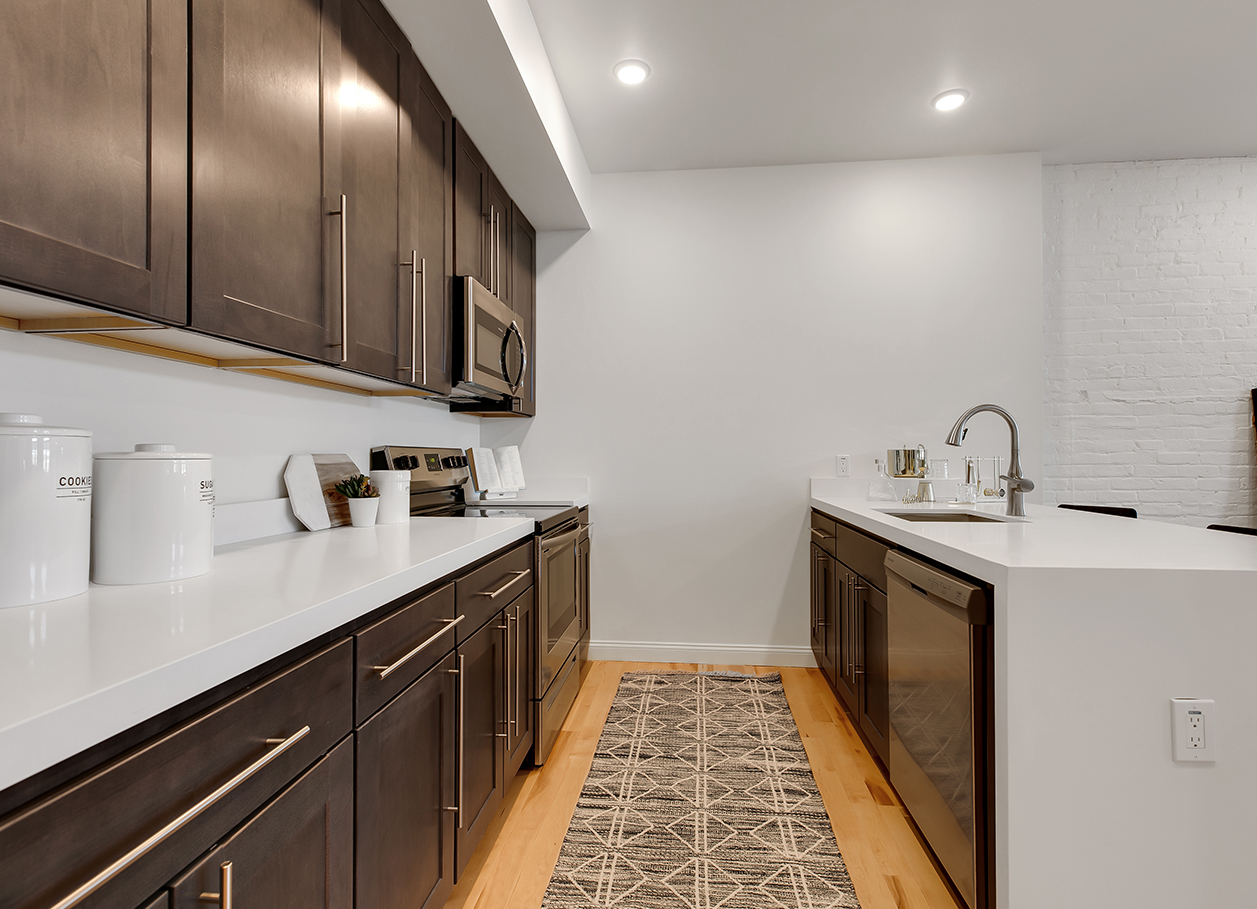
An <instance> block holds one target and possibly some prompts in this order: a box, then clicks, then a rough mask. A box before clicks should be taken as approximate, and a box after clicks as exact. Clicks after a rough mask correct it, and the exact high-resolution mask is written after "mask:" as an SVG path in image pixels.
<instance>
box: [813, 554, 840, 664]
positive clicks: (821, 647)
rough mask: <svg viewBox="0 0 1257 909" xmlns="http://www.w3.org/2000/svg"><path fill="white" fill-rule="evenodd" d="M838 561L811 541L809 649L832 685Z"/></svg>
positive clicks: (836, 632) (835, 650)
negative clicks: (810, 643)
mask: <svg viewBox="0 0 1257 909" xmlns="http://www.w3.org/2000/svg"><path fill="white" fill-rule="evenodd" d="M837 564H838V563H837V562H836V561H835V560H834V557H833V556H831V555H830V554H829V553H827V552H825V550H823V549H821V547H820V546H817V545H816V544H815V543H813V544H812V626H811V627H812V630H811V642H812V653H813V655H814V656H815V657H816V665H817V666H818V667H820V670H821V672H823V673H824V674H825V677H826V678H827V679H829V684H831V685H833V684H834V683H835V680H836V677H837V672H838V636H837V634H838V599H837V597H838V588H837V583H836V576H837V573H838V567H837Z"/></svg>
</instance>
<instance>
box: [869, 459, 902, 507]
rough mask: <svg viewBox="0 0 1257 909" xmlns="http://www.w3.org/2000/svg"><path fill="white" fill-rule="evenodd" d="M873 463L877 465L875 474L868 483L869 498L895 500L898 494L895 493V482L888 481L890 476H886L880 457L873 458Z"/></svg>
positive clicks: (884, 500)
mask: <svg viewBox="0 0 1257 909" xmlns="http://www.w3.org/2000/svg"><path fill="white" fill-rule="evenodd" d="M873 463H874V464H876V465H877V476H876V477H874V478H873V481H872V482H871V483H869V500H870V501H873V502H895V501H898V499H899V496H897V495H895V484H894V483H892V482H891V481H890V477H888V476H886V465H885V464H884V463H883V462H882V459H881V458H874V459H873Z"/></svg>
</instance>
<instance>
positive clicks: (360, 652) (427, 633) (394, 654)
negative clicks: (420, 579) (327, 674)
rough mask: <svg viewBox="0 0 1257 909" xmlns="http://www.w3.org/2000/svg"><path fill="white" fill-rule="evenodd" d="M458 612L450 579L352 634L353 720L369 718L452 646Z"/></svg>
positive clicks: (433, 664) (361, 721)
mask: <svg viewBox="0 0 1257 909" xmlns="http://www.w3.org/2000/svg"><path fill="white" fill-rule="evenodd" d="M455 618H456V616H455V613H454V585H453V584H446V585H445V586H444V587H442V588H440V589H439V590H436V591H433V592H432V593H430V594H428V595H427V596H425V597H423V598H422V599H420V600H418V601H416V602H414V603H411V604H410V605H409V606H403V607H402V608H401V609H399V610H397V611H396V612H393V613H390V614H389V615H387V616H385V617H384V618H382V619H380V620H379V621H378V622H376V623H375V624H374V625H368V626H367V627H366V628H364V629H362V630H361V631H359V632H358V633H357V634H355V635H354V639H355V646H356V649H357V654H356V658H357V669H356V672H357V680H358V685H357V694H356V698H355V702H354V718H355V725H359V726H360V725H362V724H363V723H365V722H366V721H367V719H368V718H369V717H370V716H371V715H372V714H373V713H375V712H376V711H377V710H379V709H380V708H381V707H383V706H384V705H385V704H386V703H388V701H389V700H390V699H392V698H393V697H395V696H396V695H398V694H400V693H401V692H402V691H403V690H404V689H405V688H406V686H407V685H409V684H410V683H411V682H413V681H414V680H415V679H417V678H419V676H421V675H423V674H424V673H425V672H427V671H428V670H429V669H431V668H432V667H433V666H435V665H436V662H437V660H439V659H440V658H441V657H443V656H444V655H445V654H447V653H449V652H450V651H451V650H453V649H454V634H455V631H456V628H451V627H450V626H451V624H453V622H454V619H455ZM466 621H467V619H464V620H463V621H462V622H459V623H458V624H459V625H462V624H464V623H465V622H466Z"/></svg>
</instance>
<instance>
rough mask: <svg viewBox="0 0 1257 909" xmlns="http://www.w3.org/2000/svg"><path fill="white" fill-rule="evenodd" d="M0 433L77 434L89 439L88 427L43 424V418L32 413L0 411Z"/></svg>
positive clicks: (10, 434)
mask: <svg viewBox="0 0 1257 909" xmlns="http://www.w3.org/2000/svg"><path fill="white" fill-rule="evenodd" d="M0 435H5V436H78V437H79V438H83V439H90V438H91V437H92V431H91V430H90V429H75V428H74V427H72V426H45V425H44V418H43V417H41V416H38V415H37V414H33V413H0Z"/></svg>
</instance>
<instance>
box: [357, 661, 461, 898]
mask: <svg viewBox="0 0 1257 909" xmlns="http://www.w3.org/2000/svg"><path fill="white" fill-rule="evenodd" d="M457 666H458V659H457V657H456V656H455V654H452V653H451V654H449V655H448V656H446V657H445V659H443V660H441V661H440V662H439V663H437V664H436V666H435V667H433V668H432V669H430V670H428V672H427V673H426V674H425V675H424V676H422V677H421V678H420V679H419V680H418V681H416V682H415V683H414V684H412V685H411V686H410V687H409V688H407V689H406V690H405V691H403V692H402V693H401V694H400V695H398V696H397V698H396V699H394V700H393V701H391V702H390V703H389V704H388V706H386V707H385V708H384V709H383V710H381V711H380V712H379V713H377V714H376V715H375V716H374V717H372V718H371V719H370V720H368V721H367V722H366V723H364V724H363V725H362V726H360V727H359V728H358V730H357V732H356V733H355V742H356V750H357V771H356V773H357V782H358V787H357V788H358V792H357V814H356V822H357V851H356V859H355V863H356V890H357V905H358V906H360V907H367V906H369V907H371V909H440V907H441V906H442V905H443V904H444V903H445V900H446V898H447V897H448V896H449V894H450V891H451V890H452V889H453V887H454V831H455V825H456V822H457V821H456V817H455V814H456V812H455V811H452V810H450V809H451V808H454V807H456V803H457V799H458V793H457V787H456V782H457V781H456V779H455V769H456V764H457V762H458V742H457V734H458V729H457V719H458V703H457V702H458V683H459V680H458V677H457V675H456V674H455V673H456V670H457Z"/></svg>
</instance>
